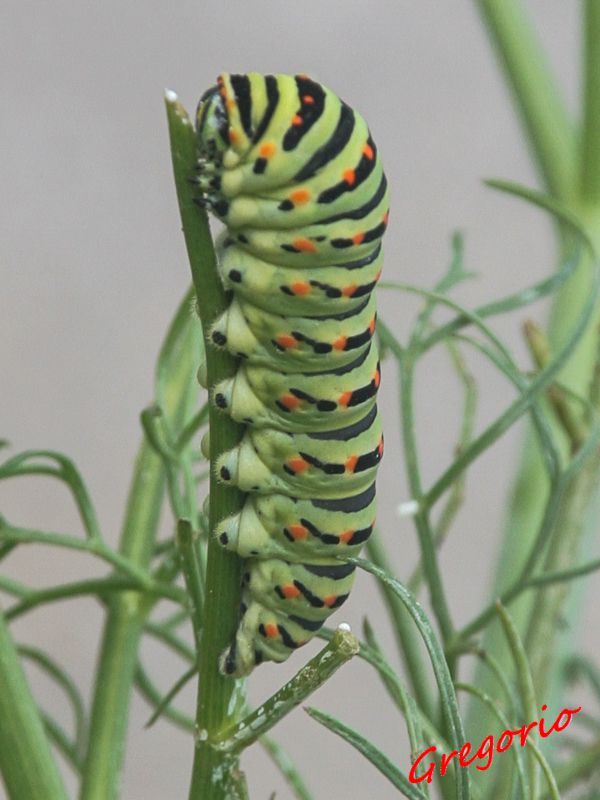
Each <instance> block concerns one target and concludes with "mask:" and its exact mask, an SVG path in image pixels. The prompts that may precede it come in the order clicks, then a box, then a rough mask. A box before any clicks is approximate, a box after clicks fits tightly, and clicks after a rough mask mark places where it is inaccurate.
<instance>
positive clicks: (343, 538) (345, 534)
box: [338, 531, 354, 544]
mask: <svg viewBox="0 0 600 800" xmlns="http://www.w3.org/2000/svg"><path fill="white" fill-rule="evenodd" d="M353 536H354V531H344V532H343V533H340V535H339V537H338V538H339V540H340V542H344V544H346V542H349V541H350V539H351V538H352V537H353Z"/></svg>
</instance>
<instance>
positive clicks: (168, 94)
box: [165, 89, 179, 103]
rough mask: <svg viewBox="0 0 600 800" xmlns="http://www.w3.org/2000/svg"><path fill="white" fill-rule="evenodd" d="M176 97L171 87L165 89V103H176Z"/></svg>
mask: <svg viewBox="0 0 600 800" xmlns="http://www.w3.org/2000/svg"><path fill="white" fill-rule="evenodd" d="M178 99H179V98H178V97H177V92H174V91H173V89H165V100H166V101H167V103H176V102H177V100H178Z"/></svg>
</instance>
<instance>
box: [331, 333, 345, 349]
mask: <svg viewBox="0 0 600 800" xmlns="http://www.w3.org/2000/svg"><path fill="white" fill-rule="evenodd" d="M347 341H348V337H347V336H338V338H337V339H336V340H335V341H334V342H332V343H331V346H332V347H333V349H334V350H343V349H344V347H346V342H347Z"/></svg>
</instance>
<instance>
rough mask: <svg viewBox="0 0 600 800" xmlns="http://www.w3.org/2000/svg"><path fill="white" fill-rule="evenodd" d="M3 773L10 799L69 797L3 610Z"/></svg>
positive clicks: (0, 673)
mask: <svg viewBox="0 0 600 800" xmlns="http://www.w3.org/2000/svg"><path fill="white" fill-rule="evenodd" d="M0 773H1V774H2V779H3V782H4V785H5V787H6V790H7V793H8V797H9V798H10V800H25V799H26V800H67V794H66V792H65V789H64V786H63V783H62V779H61V777H60V773H59V771H58V768H57V766H56V762H55V760H54V758H53V756H52V753H51V751H50V746H49V744H48V739H47V736H46V732H45V730H44V724H43V722H42V719H41V717H40V714H39V711H38V709H37V706H36V703H35V700H34V699H33V697H32V695H31V691H30V689H29V684H28V683H27V678H26V677H25V673H24V672H23V667H22V665H21V661H20V658H19V654H18V652H17V649H16V647H15V645H14V642H13V640H12V637H11V635H10V632H9V630H8V626H7V624H6V620H5V619H4V615H3V614H2V612H1V611H0Z"/></svg>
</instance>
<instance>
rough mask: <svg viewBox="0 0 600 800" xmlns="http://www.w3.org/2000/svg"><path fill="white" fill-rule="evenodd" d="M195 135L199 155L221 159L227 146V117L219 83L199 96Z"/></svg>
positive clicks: (209, 159)
mask: <svg viewBox="0 0 600 800" xmlns="http://www.w3.org/2000/svg"><path fill="white" fill-rule="evenodd" d="M196 135H197V137H198V152H199V155H200V156H201V157H202V158H205V159H207V160H208V161H212V162H217V161H221V160H222V156H223V153H224V151H225V150H226V149H227V147H228V146H229V119H228V116H227V110H226V108H225V98H224V96H223V90H222V87H221V84H218V85H217V86H213V87H212V88H210V89H209V90H208V91H206V92H204V94H203V95H202V97H201V98H200V102H199V103H198V109H197V111H196Z"/></svg>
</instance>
